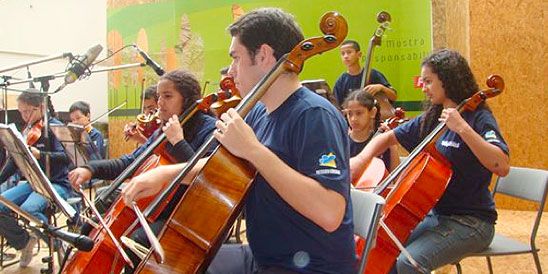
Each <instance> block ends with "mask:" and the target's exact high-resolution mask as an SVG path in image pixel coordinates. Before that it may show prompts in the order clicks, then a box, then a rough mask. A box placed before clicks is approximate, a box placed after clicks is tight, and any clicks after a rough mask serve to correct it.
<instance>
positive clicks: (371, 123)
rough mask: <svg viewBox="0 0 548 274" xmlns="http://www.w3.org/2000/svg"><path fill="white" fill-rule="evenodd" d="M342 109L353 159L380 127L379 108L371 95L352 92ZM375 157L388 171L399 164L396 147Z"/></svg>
mask: <svg viewBox="0 0 548 274" xmlns="http://www.w3.org/2000/svg"><path fill="white" fill-rule="evenodd" d="M342 107H343V113H344V116H345V117H346V120H347V121H348V125H349V129H348V136H349V137H350V157H354V156H356V155H357V154H358V153H359V152H360V151H362V149H363V148H364V147H365V145H367V144H368V143H369V141H371V139H372V138H373V137H374V136H375V134H376V133H377V130H379V127H381V116H380V113H381V112H380V106H379V104H378V102H377V100H375V98H374V97H373V95H371V93H369V92H367V91H364V90H354V91H352V92H351V93H350V94H348V96H347V97H346V98H345V100H344V101H343V104H342ZM381 132H382V130H381ZM377 157H378V158H380V159H381V160H382V161H383V162H384V166H385V167H386V168H387V169H388V170H389V171H391V170H393V169H394V168H395V167H396V166H397V165H398V164H399V156H398V150H397V146H392V147H390V148H389V149H387V150H386V151H385V152H383V153H382V154H380V155H378V156H377Z"/></svg>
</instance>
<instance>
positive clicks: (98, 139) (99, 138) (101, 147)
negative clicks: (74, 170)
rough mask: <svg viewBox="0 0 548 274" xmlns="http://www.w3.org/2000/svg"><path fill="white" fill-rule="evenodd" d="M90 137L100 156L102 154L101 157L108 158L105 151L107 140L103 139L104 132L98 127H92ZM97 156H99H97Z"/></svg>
mask: <svg viewBox="0 0 548 274" xmlns="http://www.w3.org/2000/svg"><path fill="white" fill-rule="evenodd" d="M89 139H90V140H91V142H93V145H94V146H95V148H96V149H97V152H98V154H99V155H98V156H100V158H99V159H105V158H106V151H105V142H104V140H103V134H101V132H100V131H99V130H97V129H96V128H94V127H93V128H91V131H90V132H89ZM96 157H97V156H96ZM99 159H93V160H99Z"/></svg>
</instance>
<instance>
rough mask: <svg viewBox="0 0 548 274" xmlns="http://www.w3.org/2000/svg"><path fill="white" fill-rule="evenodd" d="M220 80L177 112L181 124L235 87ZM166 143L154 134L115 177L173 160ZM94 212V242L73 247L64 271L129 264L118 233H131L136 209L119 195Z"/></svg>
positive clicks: (108, 268)
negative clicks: (85, 248) (82, 247)
mask: <svg viewBox="0 0 548 274" xmlns="http://www.w3.org/2000/svg"><path fill="white" fill-rule="evenodd" d="M221 83H222V84H223V85H222V88H223V90H222V91H220V92H218V93H213V94H211V95H209V96H207V97H204V98H203V99H201V100H198V101H197V102H194V103H193V104H192V105H191V107H189V108H188V109H187V111H185V113H183V114H182V115H181V117H180V120H181V121H182V122H181V123H182V124H185V123H186V121H188V120H189V119H190V117H191V116H192V115H193V114H194V113H196V112H197V111H207V110H208V109H209V107H210V106H211V104H212V103H214V102H216V101H218V100H219V99H222V100H224V99H226V98H230V97H231V93H230V92H229V90H231V89H235V85H234V82H233V81H232V80H231V79H229V80H226V81H222V82H221ZM166 143H167V141H166V137H165V134H164V133H162V135H160V137H158V138H157V139H156V140H155V142H154V143H153V144H152V145H151V146H150V147H148V148H147V150H146V152H144V153H143V154H141V155H140V156H139V157H138V159H137V160H136V161H135V162H139V163H140V164H139V166H138V167H137V169H136V171H135V173H129V172H127V170H128V169H130V168H133V166H135V165H134V164H135V162H134V163H132V165H131V166H130V167H128V168H127V169H126V170H125V171H124V173H123V174H122V175H120V176H119V177H118V179H120V177H123V176H125V175H124V174H130V175H131V174H133V175H137V174H138V173H142V172H145V171H147V170H149V169H151V168H154V167H156V166H158V165H162V164H163V165H166V164H171V163H173V162H172V161H171V160H170V159H169V158H167V157H166V156H165V155H167V153H163V151H165V149H162V148H163V147H164V146H165V145H166ZM147 152H150V153H151V156H150V157H148V158H147V159H145V160H143V161H141V160H140V159H142V158H143V157H142V156H143V155H146V154H147ZM152 153H154V154H152ZM118 179H117V180H118ZM120 180H121V179H120ZM175 193H176V189H175V190H174V191H173V192H171V193H170V194H169V196H168V197H167V198H166V199H164V201H163V202H164V203H162V205H161V206H162V207H161V208H162V209H163V208H164V207H165V206H167V204H168V202H169V200H170V199H171V198H172V196H173V195H174V194H175ZM152 200H153V197H146V198H144V199H141V200H139V201H138V202H137V207H138V208H141V209H143V208H146V207H147V206H148V204H149V203H150V202H151V201H152ZM90 208H91V209H92V210H95V208H94V207H93V206H90ZM160 211H161V210H160ZM160 211H158V212H157V213H158V214H156V215H148V216H147V217H148V221H150V222H154V221H155V220H156V218H157V217H158V215H159V214H160V213H161V212H160ZM94 213H95V215H96V216H97V217H98V219H99V221H100V222H101V224H102V226H100V227H98V228H96V229H94V230H92V231H91V233H90V238H92V239H93V241H94V243H95V245H94V247H93V249H92V250H91V251H90V252H86V253H84V252H80V251H77V252H76V254H75V255H74V256H73V257H72V258H70V259H69V261H68V263H67V264H66V265H65V267H64V268H63V272H64V273H97V272H100V273H106V272H114V273H119V272H120V271H121V270H122V268H123V267H124V261H125V262H127V263H128V264H129V265H131V261H129V258H127V256H126V255H125V252H124V251H123V250H122V249H121V245H120V243H119V240H120V238H121V236H123V235H127V234H128V233H131V232H132V231H133V230H134V228H135V227H136V225H135V224H134V221H135V220H137V215H136V212H134V210H132V208H129V207H127V206H125V204H124V202H123V200H122V198H121V197H118V199H117V200H116V201H115V202H114V204H113V205H112V206H111V207H110V209H109V210H108V212H107V214H106V215H105V217H104V221H103V219H102V218H100V216H99V213H97V212H94ZM105 234H106V235H105ZM119 255H121V256H122V258H123V259H124V260H123V261H122V260H119V258H118V256H119Z"/></svg>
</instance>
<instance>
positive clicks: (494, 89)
mask: <svg viewBox="0 0 548 274" xmlns="http://www.w3.org/2000/svg"><path fill="white" fill-rule="evenodd" d="M486 84H487V86H488V87H489V88H488V89H483V90H480V91H478V92H476V93H475V94H474V95H472V97H470V98H468V99H466V100H465V101H464V102H463V103H464V105H463V106H462V108H463V110H467V111H474V110H475V109H476V108H477V107H478V106H479V104H481V103H482V102H483V101H485V100H487V99H488V98H492V97H495V96H497V95H499V94H501V93H502V91H503V90H504V80H503V79H502V77H500V76H499V75H496V74H493V75H490V76H489V77H488V78H487V81H486Z"/></svg>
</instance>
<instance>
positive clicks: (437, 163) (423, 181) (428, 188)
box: [365, 146, 453, 273]
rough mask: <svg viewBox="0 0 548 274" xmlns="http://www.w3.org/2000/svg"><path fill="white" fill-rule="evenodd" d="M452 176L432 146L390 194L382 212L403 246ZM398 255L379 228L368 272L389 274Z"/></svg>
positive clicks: (421, 155)
mask: <svg viewBox="0 0 548 274" xmlns="http://www.w3.org/2000/svg"><path fill="white" fill-rule="evenodd" d="M452 174H453V172H452V170H451V168H450V164H449V163H448V162H447V160H446V159H445V158H443V156H441V154H439V152H437V151H436V150H435V148H434V147H433V146H432V147H431V149H427V150H426V151H423V152H422V153H420V154H419V155H418V156H417V157H416V158H414V159H413V160H412V161H411V163H410V164H409V166H408V168H407V170H405V171H404V173H403V174H402V176H401V177H400V178H401V181H400V182H398V184H399V186H398V187H397V188H395V189H394V191H393V192H392V193H390V194H389V195H390V196H389V197H388V198H387V200H386V206H385V208H384V212H383V214H384V222H385V224H386V225H387V226H388V227H389V228H390V229H391V230H392V232H393V233H394V234H395V235H396V237H397V238H398V239H399V241H400V242H401V243H405V242H406V241H407V239H408V238H409V235H410V234H411V232H412V231H413V229H414V228H415V227H416V226H417V225H418V224H419V223H420V222H421V221H422V220H423V219H424V217H425V216H426V214H428V212H429V211H430V210H431V209H432V208H433V207H434V205H436V203H437V202H438V200H439V199H440V197H441V196H442V195H443V193H444V191H445V188H446V187H447V184H448V183H449V180H450V179H451V175H452ZM399 254H400V250H399V248H398V247H397V246H396V244H395V243H394V242H393V241H392V239H390V237H389V236H388V234H387V233H386V231H385V230H384V229H379V231H378V234H377V241H376V244H375V246H374V247H373V249H371V251H370V253H369V258H368V260H367V265H366V268H365V273H389V272H390V269H391V268H392V266H393V265H394V263H395V261H396V259H397V258H398V256H399Z"/></svg>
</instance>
